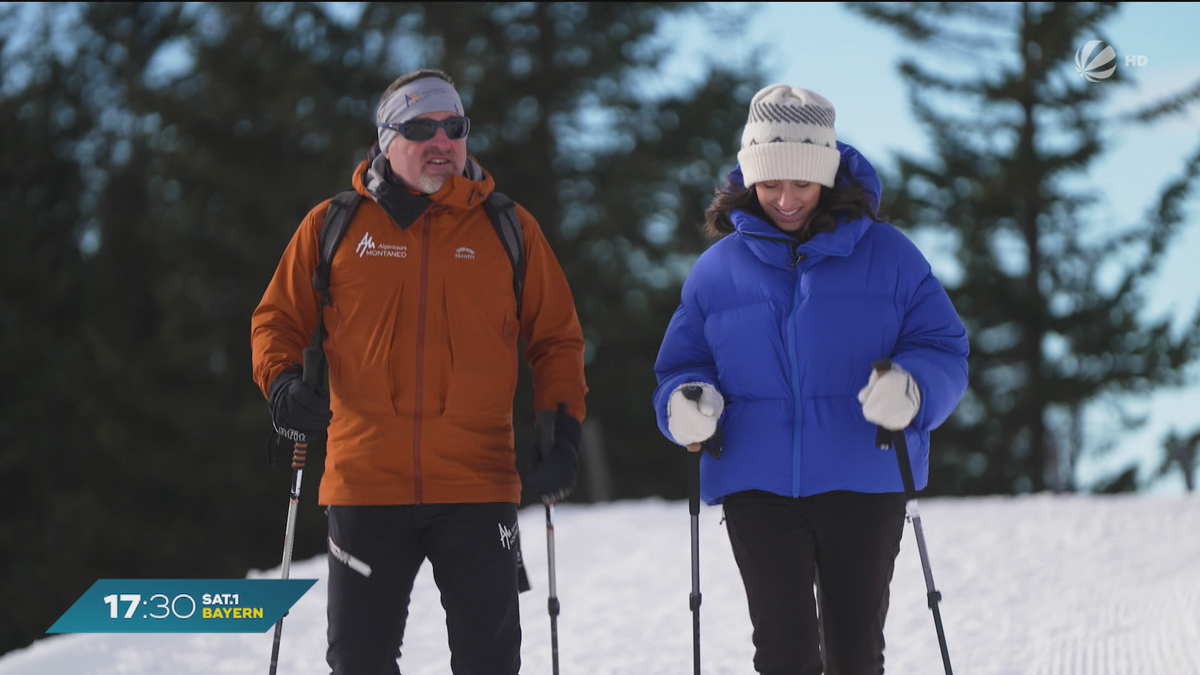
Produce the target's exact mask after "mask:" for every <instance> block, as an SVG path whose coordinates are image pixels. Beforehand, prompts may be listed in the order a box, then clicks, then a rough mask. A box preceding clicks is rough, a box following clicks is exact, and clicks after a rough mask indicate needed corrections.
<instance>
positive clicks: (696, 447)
mask: <svg viewBox="0 0 1200 675" xmlns="http://www.w3.org/2000/svg"><path fill="white" fill-rule="evenodd" d="M703 393H704V390H703V389H701V388H700V387H697V386H696V385H694V384H692V385H688V386H686V387H684V388H683V397H684V398H686V399H687V400H689V401H699V400H700V395H701V394H703ZM687 450H688V452H701V451H702V450H704V446H702V445H701V444H699V443H692V444H690V445H688V446H687Z"/></svg>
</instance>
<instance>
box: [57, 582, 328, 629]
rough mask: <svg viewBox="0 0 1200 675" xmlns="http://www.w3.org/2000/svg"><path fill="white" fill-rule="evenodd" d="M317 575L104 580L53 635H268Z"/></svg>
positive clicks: (61, 620) (68, 613)
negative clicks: (309, 576) (305, 576)
mask: <svg viewBox="0 0 1200 675" xmlns="http://www.w3.org/2000/svg"><path fill="white" fill-rule="evenodd" d="M315 583H317V580H316V579H101V580H99V581H97V582H96V583H95V584H92V587H91V588H89V589H88V590H87V592H86V593H84V594H83V596H82V597H80V598H79V600H77V601H75V604H74V605H71V608H70V609H68V610H67V611H66V613H65V614H63V615H62V617H60V618H59V620H58V621H55V622H54V625H53V626H51V627H50V630H48V631H46V632H47V633H263V632H266V631H267V630H269V629H270V628H271V627H272V626H274V625H275V623H276V622H277V621H279V619H280V618H282V617H283V616H284V614H286V613H287V611H288V610H289V609H291V608H292V605H294V604H296V601H297V600H299V599H300V597H301V596H303V595H304V594H305V593H306V592H308V589H310V588H312V586H313V584H315Z"/></svg>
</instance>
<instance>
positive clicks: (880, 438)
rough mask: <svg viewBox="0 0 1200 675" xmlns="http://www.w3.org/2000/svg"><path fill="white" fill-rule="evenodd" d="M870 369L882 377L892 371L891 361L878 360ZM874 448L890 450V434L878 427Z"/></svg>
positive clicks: (876, 428)
mask: <svg viewBox="0 0 1200 675" xmlns="http://www.w3.org/2000/svg"><path fill="white" fill-rule="evenodd" d="M871 368H872V369H873V370H875V372H877V373H879V374H880V375H883V374H884V373H886V372H888V371H889V370H891V369H892V360H891V359H879V360H878V361H875V362H873V363H872V364H871ZM875 447H877V448H879V449H880V450H887V449H889V448H891V447H892V432H890V431H888V430H887V429H884V428H883V427H880V426H877V427H875Z"/></svg>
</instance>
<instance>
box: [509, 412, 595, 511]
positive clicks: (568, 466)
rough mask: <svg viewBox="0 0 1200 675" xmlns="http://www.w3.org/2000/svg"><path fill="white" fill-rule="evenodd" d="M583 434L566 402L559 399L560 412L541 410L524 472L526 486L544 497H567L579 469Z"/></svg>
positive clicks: (554, 499) (553, 498)
mask: <svg viewBox="0 0 1200 675" xmlns="http://www.w3.org/2000/svg"><path fill="white" fill-rule="evenodd" d="M580 436H581V431H580V428H579V422H577V421H576V420H575V418H574V417H571V416H570V415H569V414H567V404H566V403H559V404H558V411H557V412H555V411H553V410H540V411H538V414H537V441H536V442H535V443H534V448H533V457H532V458H531V459H530V461H529V466H528V467H526V470H525V471H524V472H523V475H522V476H521V482H522V483H523V484H524V487H525V489H526V490H528V491H530V492H532V493H534V494H536V495H539V496H540V497H541V498H542V500H543V501H554V502H557V501H561V500H562V499H565V498H566V496H567V495H569V494H570V493H571V488H573V487H574V486H575V475H576V473H578V471H579V439H580ZM547 446H549V447H547Z"/></svg>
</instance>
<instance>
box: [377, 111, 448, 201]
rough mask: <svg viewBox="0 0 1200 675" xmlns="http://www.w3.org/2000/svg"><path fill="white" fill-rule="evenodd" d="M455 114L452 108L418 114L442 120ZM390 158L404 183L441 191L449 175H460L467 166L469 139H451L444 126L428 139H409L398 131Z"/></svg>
mask: <svg viewBox="0 0 1200 675" xmlns="http://www.w3.org/2000/svg"><path fill="white" fill-rule="evenodd" d="M453 116H454V113H452V112H449V111H446V112H433V113H427V114H425V115H418V117H424V118H427V119H431V120H437V121H439V122H440V121H441V120H444V119H446V118H447V117H453ZM387 158H388V164H390V165H391V167H392V173H394V174H396V177H397V178H399V179H400V180H402V181H404V184H405V185H407V186H408V187H410V188H412V189H414V190H417V191H419V192H422V193H425V194H430V193H433V192H437V191H438V190H440V189H441V187H442V184H443V183H445V182H446V179H447V178H449V177H450V176H452V175H455V174H461V173H462V172H463V169H464V168H466V166H467V138H466V137H465V136H464V137H463V138H460V139H458V140H451V139H449V138H447V137H446V130H445V129H441V128H439V129H438V130H437V133H435V134H434V135H433V138H430V139H429V140H426V141H410V140H408V139H407V138H405V137H404V136H403V135H402V134H396V138H395V139H394V140H393V141H392V144H391V145H390V146H388V149H387Z"/></svg>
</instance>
